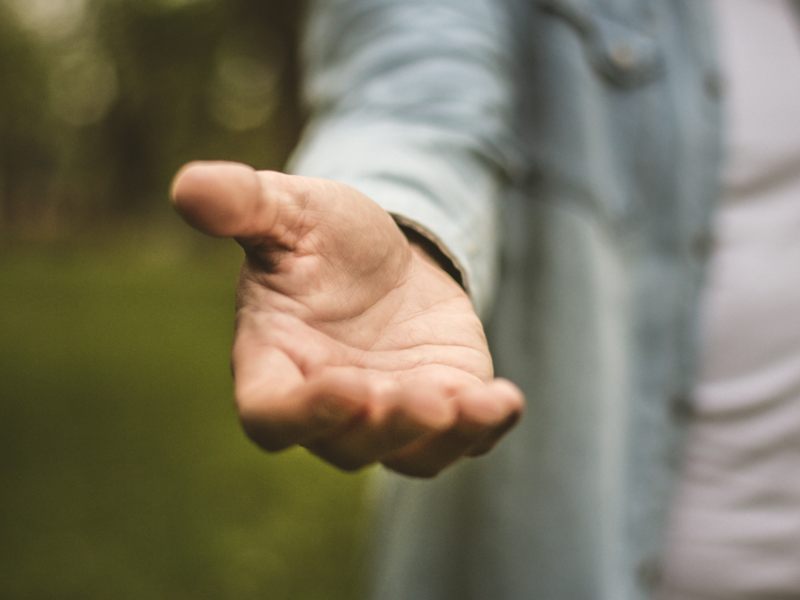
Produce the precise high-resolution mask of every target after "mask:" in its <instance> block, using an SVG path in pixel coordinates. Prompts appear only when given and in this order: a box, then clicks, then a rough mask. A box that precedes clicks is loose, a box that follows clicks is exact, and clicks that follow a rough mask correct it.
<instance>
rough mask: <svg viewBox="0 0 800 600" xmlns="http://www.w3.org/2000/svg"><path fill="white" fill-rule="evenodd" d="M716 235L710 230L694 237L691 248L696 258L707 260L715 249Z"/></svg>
mask: <svg viewBox="0 0 800 600" xmlns="http://www.w3.org/2000/svg"><path fill="white" fill-rule="evenodd" d="M714 243H715V240H714V235H713V234H712V233H711V232H710V231H704V232H702V233H698V234H697V235H695V236H694V237H693V238H692V241H691V249H692V254H693V255H694V256H695V258H698V259H700V260H705V259H706V258H708V257H709V256H710V255H711V252H713V250H714Z"/></svg>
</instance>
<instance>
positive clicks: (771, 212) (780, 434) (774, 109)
mask: <svg viewBox="0 0 800 600" xmlns="http://www.w3.org/2000/svg"><path fill="white" fill-rule="evenodd" d="M715 9H716V11H717V18H718V21H719V41H720V45H721V57H722V64H723V68H724V70H725V80H726V91H727V94H726V98H727V100H726V101H727V105H726V118H727V121H726V142H725V143H726V146H725V148H726V158H725V164H724V170H723V196H722V198H721V202H720V206H719V210H718V214H717V221H716V247H715V251H714V255H713V256H712V263H711V271H710V280H709V282H708V288H707V291H706V297H705V305H704V326H703V328H702V331H701V335H702V338H701V340H702V364H701V377H700V381H699V384H698V386H697V388H696V390H695V405H696V419H695V421H694V423H693V425H692V427H691V429H690V436H689V440H688V441H689V444H688V448H687V453H686V462H685V466H684V472H683V476H682V479H681V482H680V485H679V488H678V494H677V499H676V503H675V510H674V515H673V522H672V527H671V528H670V534H669V539H668V544H667V551H666V558H665V563H664V590H663V593H662V598H664V599H665V600H711V599H714V600H723V599H724V600H739V599H741V600H745V599H746V600H762V599H767V598H769V599H778V598H800V11H797V9H796V7H795V6H793V5H792V3H791V1H790V0H715Z"/></svg>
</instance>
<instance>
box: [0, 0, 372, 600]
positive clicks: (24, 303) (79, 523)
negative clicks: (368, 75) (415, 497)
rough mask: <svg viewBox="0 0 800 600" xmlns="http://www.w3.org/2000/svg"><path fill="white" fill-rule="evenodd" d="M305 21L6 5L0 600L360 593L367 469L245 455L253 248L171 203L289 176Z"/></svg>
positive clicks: (298, 13) (295, 15)
mask: <svg viewBox="0 0 800 600" xmlns="http://www.w3.org/2000/svg"><path fill="white" fill-rule="evenodd" d="M302 8H303V7H302V3H301V2H286V1H278V0H0V74H2V83H0V342H1V343H0V423H2V432H1V433H2V435H0V468H1V469H2V471H1V473H2V485H1V486H0V598H3V599H4V600H12V599H13V600H16V599H37V600H38V599H51V598H52V599H62V598H64V599H66V598H70V599H72V598H74V599H81V600H91V599H95V598H97V599H100V598H102V599H108V598H114V599H120V600H124V599H127V598H131V599H133V598H136V599H141V598H148V599H161V598H163V599H169V600H180V599H183V598H186V599H198V598H209V599H212V598H213V599H228V598H230V599H236V600H247V599H251V598H266V599H270V600H283V599H286V600H290V599H292V600H293V599H298V600H305V599H308V600H313V599H326V600H338V599H351V598H354V597H356V595H357V589H358V573H359V563H360V562H362V560H361V559H362V558H363V557H362V555H361V546H360V540H361V533H362V519H363V517H362V515H363V514H364V502H363V500H362V496H363V491H364V487H365V485H366V478H368V477H369V475H368V474H366V475H365V474H360V475H355V476H354V475H344V474H342V473H339V472H338V471H335V470H334V469H332V468H329V467H327V466H325V465H323V464H321V463H319V462H318V461H316V460H315V459H312V458H310V457H309V456H308V455H307V454H306V453H305V452H304V451H290V452H287V453H283V454H279V455H277V456H268V455H265V454H263V453H261V452H259V451H258V450H257V449H256V448H255V447H254V446H253V445H252V444H250V443H249V442H248V441H247V440H246V439H245V437H244V436H243V434H242V433H241V432H240V430H239V427H238V423H237V421H236V416H235V411H234V409H233V404H232V399H231V383H230V375H229V370H228V351H229V345H230V341H231V334H232V316H233V289H234V284H235V279H236V273H237V269H238V263H239V262H240V260H241V256H240V254H241V253H240V251H239V250H238V249H237V247H236V246H235V244H233V243H232V242H227V241H219V240H207V239H205V238H203V237H202V236H200V235H198V234H195V233H194V232H192V231H191V230H189V229H188V228H187V227H185V226H183V225H182V223H181V222H180V221H179V219H178V218H177V217H176V216H175V215H174V214H173V213H172V211H171V209H170V208H169V204H168V202H167V190H168V187H169V182H170V179H171V177H172V175H173V173H174V172H175V170H176V169H177V168H179V167H180V165H181V164H183V163H184V162H186V161H188V160H192V159H197V158H222V159H228V160H238V161H243V162H247V163H249V164H252V165H254V166H256V167H258V168H273V169H279V168H281V167H282V165H283V163H284V161H285V160H286V157H287V155H288V153H289V152H290V150H291V148H292V146H293V144H294V142H295V141H296V139H297V136H298V133H299V131H300V128H301V127H302V123H303V113H302V110H301V108H300V104H299V102H298V100H297V74H298V69H297V35H298V26H299V24H300V22H301V18H302Z"/></svg>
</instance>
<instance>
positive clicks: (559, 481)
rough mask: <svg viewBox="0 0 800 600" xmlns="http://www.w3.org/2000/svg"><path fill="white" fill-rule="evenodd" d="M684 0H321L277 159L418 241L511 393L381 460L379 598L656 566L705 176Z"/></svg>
mask: <svg viewBox="0 0 800 600" xmlns="http://www.w3.org/2000/svg"><path fill="white" fill-rule="evenodd" d="M712 33H713V32H712V30H711V22H710V14H709V10H708V7H707V5H706V2H705V1H701V0H496V1H492V0H319V1H318V2H316V3H315V4H314V5H313V6H312V9H311V13H310V20H309V26H308V35H307V41H306V47H305V55H306V65H307V66H306V69H307V71H306V73H307V85H306V94H307V98H308V101H309V102H310V105H311V107H312V110H313V112H312V118H311V120H310V123H309V126H308V129H307V131H306V134H305V136H304V138H303V141H302V142H301V145H300V146H299V148H298V150H297V151H296V154H295V156H294V158H293V161H292V169H293V170H294V171H295V172H298V173H303V174H308V175H314V176H320V177H327V178H330V179H335V180H339V181H343V182H345V183H348V184H350V185H352V186H354V187H356V188H358V189H359V190H361V191H362V192H364V193H366V194H367V195H369V196H370V197H371V198H373V199H374V200H375V201H377V202H378V203H379V204H381V205H382V206H383V207H384V208H386V209H387V210H388V211H389V212H391V213H393V214H394V215H396V217H397V219H398V221H400V222H401V223H402V224H405V225H409V226H412V227H415V228H416V229H418V230H419V231H421V232H423V233H424V234H425V235H427V236H428V237H429V238H430V239H432V240H434V241H435V242H437V243H438V244H439V246H440V247H441V248H442V249H443V250H444V251H445V252H446V254H447V255H448V256H449V257H450V258H451V259H452V260H453V262H454V263H455V264H456V265H457V266H458V268H459V269H460V270H461V272H462V275H463V280H464V284H465V286H466V287H467V289H468V291H469V293H470V295H471V297H472V299H473V302H474V304H475V306H476V309H477V310H478V311H479V313H480V314H481V315H482V316H483V317H484V318H485V323H486V327H487V333H488V335H489V339H490V346H491V348H492V355H493V358H494V360H495V369H496V372H497V374H498V375H500V376H504V377H508V378H510V379H512V380H513V381H514V382H516V383H517V384H518V385H520V387H522V389H523V390H524V392H525V394H526V397H527V401H528V408H527V412H526V415H525V418H524V419H523V420H522V423H521V424H520V425H519V426H518V427H517V429H516V430H515V431H513V432H512V433H511V434H510V435H509V436H508V437H507V439H506V440H504V441H503V442H502V443H501V444H500V445H499V446H498V447H497V448H496V449H495V450H494V451H493V452H492V453H490V454H489V455H488V456H486V457H484V458H481V459H470V460H466V461H463V462H462V463H460V464H459V465H457V466H456V467H454V468H451V469H450V470H449V471H446V472H445V473H443V474H442V475H440V476H439V477H437V478H436V479H434V480H431V481H417V480H411V479H407V478H404V477H400V476H394V475H390V474H385V475H384V476H382V478H381V482H380V489H379V494H380V495H381V496H382V499H381V502H380V510H379V513H378V516H377V528H376V535H375V537H376V540H375V543H376V546H375V551H374V557H375V561H374V565H373V569H372V572H373V592H374V597H375V598H378V599H380V600H395V599H396V600H411V599H413V600H434V599H436V600H472V599H476V600H477V599H492V600H505V599H508V600H531V599H537V600H571V599H575V600H593V599H598V600H599V599H603V600H633V599H643V598H648V597H651V596H652V594H653V593H654V592H655V591H656V590H657V588H658V579H659V566H658V565H659V554H660V552H661V544H662V538H663V530H664V526H665V520H666V515H667V510H668V507H669V504H670V497H671V489H672V482H673V479H674V477H675V470H676V466H677V464H678V462H679V460H680V447H681V444H680V442H681V437H682V430H683V429H684V426H685V423H686V421H687V419H688V417H689V416H690V414H691V401H690V398H689V396H688V392H689V390H690V389H691V385H692V381H693V377H694V366H695V360H696V356H697V349H696V335H697V332H696V321H697V318H698V315H697V310H698V300H699V294H700V291H701V288H702V283H703V278H704V271H705V264H706V258H707V256H708V253H709V251H710V249H711V245H712V238H711V235H710V216H711V212H712V209H713V204H714V201H715V200H716V198H717V195H718V171H719V163H720V130H721V96H722V89H721V87H722V86H721V81H720V77H719V76H718V74H717V71H716V65H715V56H714V51H715V44H714V39H713V35H712Z"/></svg>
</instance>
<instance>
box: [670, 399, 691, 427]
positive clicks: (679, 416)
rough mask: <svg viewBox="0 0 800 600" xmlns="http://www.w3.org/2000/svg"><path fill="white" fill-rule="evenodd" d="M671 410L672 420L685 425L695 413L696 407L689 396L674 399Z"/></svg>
mask: <svg viewBox="0 0 800 600" xmlns="http://www.w3.org/2000/svg"><path fill="white" fill-rule="evenodd" d="M670 409H671V411H672V418H673V419H674V420H675V421H677V422H679V423H685V422H686V421H688V420H689V419H690V418H691V416H692V414H693V413H694V406H693V405H692V401H691V399H690V398H689V397H688V396H684V395H680V396H676V397H675V398H673V399H672V402H671V406H670Z"/></svg>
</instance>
